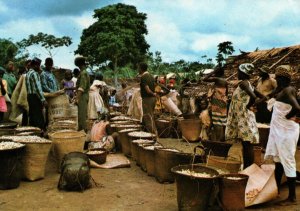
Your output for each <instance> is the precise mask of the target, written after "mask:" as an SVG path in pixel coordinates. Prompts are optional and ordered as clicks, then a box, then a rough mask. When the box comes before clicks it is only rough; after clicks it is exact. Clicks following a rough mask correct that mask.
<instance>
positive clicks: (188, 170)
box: [177, 169, 215, 178]
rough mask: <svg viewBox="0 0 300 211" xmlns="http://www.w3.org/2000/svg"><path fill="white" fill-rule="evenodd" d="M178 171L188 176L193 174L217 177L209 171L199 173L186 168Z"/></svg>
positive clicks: (194, 175) (202, 176)
mask: <svg viewBox="0 0 300 211" xmlns="http://www.w3.org/2000/svg"><path fill="white" fill-rule="evenodd" d="M177 172H178V173H181V174H184V175H188V176H193V177H201V178H211V177H215V176H213V175H211V174H209V173H205V172H203V173H198V172H195V171H191V170H190V169H186V170H181V171H177Z"/></svg>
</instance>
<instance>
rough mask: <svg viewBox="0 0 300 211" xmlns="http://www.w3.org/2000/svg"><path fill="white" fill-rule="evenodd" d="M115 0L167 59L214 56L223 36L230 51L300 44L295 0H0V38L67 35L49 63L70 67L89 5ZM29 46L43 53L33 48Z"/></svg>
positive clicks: (86, 23) (90, 12) (299, 10)
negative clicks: (140, 18)
mask: <svg viewBox="0 0 300 211" xmlns="http://www.w3.org/2000/svg"><path fill="white" fill-rule="evenodd" d="M119 2H120V3H125V4H129V5H134V6H136V7H137V10H138V11H139V12H143V13H146V14H147V17H148V18H147V21H146V24H147V28H148V35H147V36H146V40H147V42H148V43H149V44H150V46H151V48H150V51H152V52H154V51H160V52H161V53H162V57H163V60H165V61H167V62H173V61H177V60H179V59H184V60H186V61H203V60H201V56H203V55H207V56H208V57H209V58H214V57H215V56H216V53H217V45H218V44H219V43H220V42H223V41H231V42H232V43H233V46H234V48H235V49H236V52H235V54H238V53H239V49H241V50H243V51H254V50H255V49H256V48H257V47H258V48H259V49H269V48H273V47H284V46H290V45H297V44H300V1H299V0H121V1H117V0H111V1H108V0H60V1H55V0H30V1H24V0H0V38H11V39H12V40H13V41H15V42H17V41H20V40H21V39H23V38H27V37H28V35H29V34H36V33H38V32H44V33H48V34H53V35H55V36H57V37H61V36H70V37H72V39H73V44H72V45H71V46H70V47H68V48H66V47H63V48H60V49H59V50H58V52H57V53H56V54H55V56H54V63H55V65H56V66H59V67H64V68H74V64H73V61H74V50H76V49H77V45H78V43H79V42H80V36H81V33H82V30H83V29H84V28H87V27H88V26H89V25H90V24H92V23H93V22H94V21H95V20H94V19H93V18H92V15H93V13H94V9H98V8H101V7H103V6H106V5H109V4H114V3H119ZM29 51H30V53H31V54H33V53H36V54H40V57H41V58H42V59H45V58H46V57H47V54H45V53H44V52H43V51H42V50H41V49H39V48H37V47H31V48H30V49H29Z"/></svg>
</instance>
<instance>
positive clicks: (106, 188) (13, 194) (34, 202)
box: [0, 139, 300, 211]
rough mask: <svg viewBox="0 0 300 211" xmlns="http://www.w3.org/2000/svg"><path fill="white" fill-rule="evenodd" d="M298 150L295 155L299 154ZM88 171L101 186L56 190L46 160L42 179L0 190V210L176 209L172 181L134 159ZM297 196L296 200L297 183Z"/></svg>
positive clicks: (55, 175)
mask: <svg viewBox="0 0 300 211" xmlns="http://www.w3.org/2000/svg"><path fill="white" fill-rule="evenodd" d="M161 142H162V143H163V144H164V145H165V146H173V147H176V148H180V149H183V150H184V151H190V149H191V148H190V147H189V146H188V145H187V144H185V143H184V142H181V141H178V140H174V139H173V140H171V139H162V140H161ZM194 145H195V144H193V146H194ZM299 154H300V153H299V150H298V151H297V158H300V156H299ZM298 160H299V159H298ZM298 166H299V163H298ZM91 174H92V177H93V178H94V180H95V181H96V182H97V183H100V184H101V187H94V188H91V189H89V190H86V191H84V192H83V193H81V192H64V191H58V190H57V188H56V186H57V182H58V179H59V174H58V173H56V171H55V164H54V163H52V162H48V163H47V172H46V177H45V179H43V180H39V181H36V182H25V181H22V182H21V184H20V187H19V188H17V189H13V190H5V191H4V190H0V210H1V211H2V210H3V211H7V210H143V211H146V210H155V211H156V210H177V201H176V185H175V184H160V183H158V182H156V180H155V178H153V177H149V176H147V174H146V173H145V172H143V171H142V170H141V169H140V168H139V167H137V166H136V165H135V162H132V164H131V168H123V169H92V172H91ZM282 195H283V196H284V197H285V196H286V195H287V188H286V186H283V187H282ZM297 198H298V200H300V186H299V185H298V186H297ZM247 210H285V211H290V210H299V211H300V205H298V206H290V207H279V206H276V205H274V202H270V203H267V204H264V205H259V206H257V207H254V208H251V209H247Z"/></svg>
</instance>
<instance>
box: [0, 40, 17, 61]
mask: <svg viewBox="0 0 300 211" xmlns="http://www.w3.org/2000/svg"><path fill="white" fill-rule="evenodd" d="M17 54H18V46H17V45H16V44H15V43H13V42H12V41H11V40H8V39H0V66H5V65H6V63H7V62H8V61H13V60H14V59H15V57H16V55H17Z"/></svg>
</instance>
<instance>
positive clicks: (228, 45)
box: [216, 41, 234, 66]
mask: <svg viewBox="0 0 300 211" xmlns="http://www.w3.org/2000/svg"><path fill="white" fill-rule="evenodd" d="M233 52H234V48H233V46H232V42H230V41H225V42H222V43H219V45H218V53H217V57H216V60H217V62H218V65H220V66H223V65H224V63H225V61H226V59H227V57H228V56H229V55H232V54H233Z"/></svg>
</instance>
